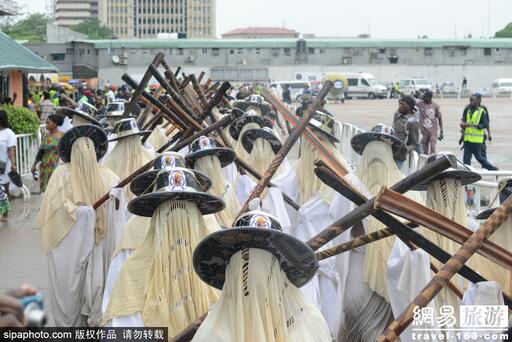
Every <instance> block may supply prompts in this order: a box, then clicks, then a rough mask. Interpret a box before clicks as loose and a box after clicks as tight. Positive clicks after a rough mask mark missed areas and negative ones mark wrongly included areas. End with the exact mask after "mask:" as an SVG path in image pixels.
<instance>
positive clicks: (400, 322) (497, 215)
mask: <svg viewBox="0 0 512 342" xmlns="http://www.w3.org/2000/svg"><path fill="white" fill-rule="evenodd" d="M511 206H512V196H509V197H508V198H507V200H506V201H505V202H503V203H502V204H501V206H500V207H499V208H497V209H496V210H495V211H494V212H493V213H492V214H491V216H490V217H489V218H488V219H487V220H486V221H485V222H484V223H483V224H482V225H481V226H480V228H479V229H478V230H477V231H476V232H474V233H473V234H472V235H471V237H470V238H469V239H468V240H467V241H466V242H465V243H464V244H463V245H462V246H461V247H460V248H459V250H458V251H457V253H456V254H455V255H454V256H453V257H451V258H450V260H448V262H447V263H445V264H444V265H443V267H441V270H440V271H439V272H438V273H437V274H436V275H435V276H434V277H433V278H432V280H430V282H429V283H428V284H427V285H426V286H425V287H424V288H423V290H422V291H421V292H420V293H419V294H418V296H417V297H416V298H415V299H414V300H413V301H412V302H411V303H410V304H409V306H408V307H407V308H406V309H405V310H404V311H403V312H402V314H401V315H400V316H399V317H398V318H397V319H396V320H395V321H393V323H391V324H390V325H389V327H388V328H387V329H386V331H385V332H384V334H383V335H381V336H379V337H378V338H377V341H378V342H392V341H395V340H396V339H397V338H398V336H399V335H400V334H401V333H402V332H403V331H404V330H405V329H406V328H407V327H408V326H409V324H410V323H411V322H412V320H413V317H414V309H415V308H416V307H419V308H423V307H425V306H427V305H428V303H430V301H431V300H432V299H434V297H435V296H436V295H437V294H438V293H439V291H441V289H442V288H443V287H444V286H446V284H447V282H448V281H449V280H450V279H451V278H452V277H453V276H454V275H455V273H457V272H458V271H459V270H460V269H461V268H462V267H464V264H465V263H466V262H467V261H468V260H469V258H471V256H472V255H473V254H475V252H476V251H477V250H478V249H479V248H480V247H481V246H482V242H483V241H484V240H486V239H488V238H489V237H490V236H491V235H492V234H493V233H494V232H495V231H496V229H498V227H499V226H500V225H501V224H502V223H503V222H504V221H505V219H506V218H507V216H508V214H509V212H510V207H511Z"/></svg>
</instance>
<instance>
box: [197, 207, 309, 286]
mask: <svg viewBox="0 0 512 342" xmlns="http://www.w3.org/2000/svg"><path fill="white" fill-rule="evenodd" d="M246 248H258V249H263V250H265V251H268V252H270V253H272V254H274V255H275V256H276V257H277V259H278V260H279V264H280V265H281V269H282V270H283V271H284V272H285V273H286V275H287V277H288V280H290V282H292V284H294V285H295V286H297V287H301V286H302V285H304V284H306V283H307V282H308V281H309V280H310V279H311V278H312V277H313V276H314V275H315V272H316V269H317V268H318V261H317V259H316V257H315V253H314V252H313V250H312V249H311V248H310V247H309V246H308V245H306V244H305V243H304V242H302V241H300V240H298V239H297V238H295V237H293V236H291V235H289V234H286V233H284V232H283V231H282V229H281V225H280V224H279V222H278V221H277V220H276V219H275V218H273V217H272V216H270V215H268V214H267V213H264V212H261V211H251V212H248V213H245V214H243V215H242V216H240V217H239V218H238V219H237V220H236V223H235V227H233V228H229V229H223V230H220V231H217V232H215V233H212V234H210V235H208V236H207V237H205V238H204V239H203V240H202V241H201V242H200V243H199V244H198V245H197V247H196V249H195V251H194V255H193V262H194V269H195V271H196V273H197V274H198V276H199V278H201V279H202V280H203V281H204V282H205V283H207V284H209V285H211V286H213V287H215V288H217V289H219V290H221V289H222V287H223V286H224V280H225V276H226V267H227V266H228V264H229V261H230V259H231V257H232V256H233V255H234V254H235V253H237V252H238V251H241V250H243V249H246Z"/></svg>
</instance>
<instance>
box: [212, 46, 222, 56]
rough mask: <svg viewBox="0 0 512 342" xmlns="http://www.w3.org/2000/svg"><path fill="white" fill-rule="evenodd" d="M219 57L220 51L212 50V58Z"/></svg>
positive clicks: (217, 49)
mask: <svg viewBox="0 0 512 342" xmlns="http://www.w3.org/2000/svg"><path fill="white" fill-rule="evenodd" d="M219 55H220V50H219V48H212V56H215V57H217V56H219Z"/></svg>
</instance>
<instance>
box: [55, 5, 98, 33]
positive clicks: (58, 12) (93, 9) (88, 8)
mask: <svg viewBox="0 0 512 342" xmlns="http://www.w3.org/2000/svg"><path fill="white" fill-rule="evenodd" d="M92 18H98V0H55V3H54V21H55V24H56V25H58V26H63V27H70V26H73V25H77V24H80V23H81V22H82V21H84V20H87V19H92Z"/></svg>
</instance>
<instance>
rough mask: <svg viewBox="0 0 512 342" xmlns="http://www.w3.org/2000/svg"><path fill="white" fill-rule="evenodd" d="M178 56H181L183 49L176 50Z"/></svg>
mask: <svg viewBox="0 0 512 342" xmlns="http://www.w3.org/2000/svg"><path fill="white" fill-rule="evenodd" d="M178 56H183V48H178Z"/></svg>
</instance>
